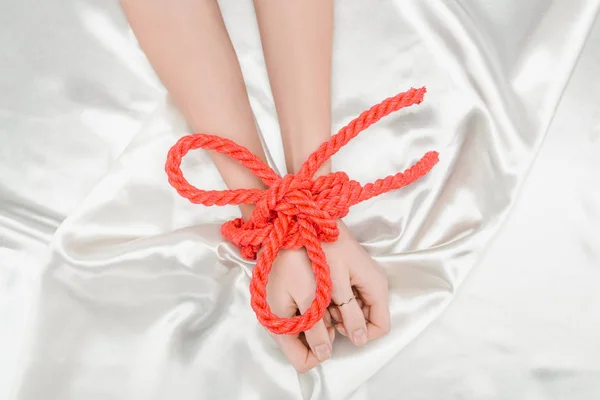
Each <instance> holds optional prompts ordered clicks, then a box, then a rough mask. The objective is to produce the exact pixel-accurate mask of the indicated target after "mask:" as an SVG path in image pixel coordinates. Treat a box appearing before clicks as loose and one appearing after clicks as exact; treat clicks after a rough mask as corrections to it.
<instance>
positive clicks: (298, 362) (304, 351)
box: [273, 335, 320, 374]
mask: <svg viewBox="0 0 600 400" xmlns="http://www.w3.org/2000/svg"><path fill="white" fill-rule="evenodd" d="M273 338H274V339H275V342H276V343H277V345H278V346H279V349H280V350H281V352H282V353H283V355H284V356H285V358H287V359H288V361H289V362H290V364H292V366H293V367H294V369H295V370H296V371H298V373H300V374H304V373H306V372H308V371H309V370H311V369H312V368H314V367H316V366H317V365H319V364H320V361H319V360H318V359H317V357H316V356H315V355H314V354H313V352H312V351H310V349H308V348H307V347H306V346H305V345H304V343H302V341H301V340H300V338H299V337H298V336H297V335H296V336H291V335H273Z"/></svg>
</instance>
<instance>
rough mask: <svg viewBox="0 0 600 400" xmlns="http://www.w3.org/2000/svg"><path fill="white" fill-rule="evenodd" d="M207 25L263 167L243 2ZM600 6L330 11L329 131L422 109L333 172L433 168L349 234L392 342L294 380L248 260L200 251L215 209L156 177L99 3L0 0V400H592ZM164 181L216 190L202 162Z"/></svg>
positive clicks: (125, 41)
mask: <svg viewBox="0 0 600 400" xmlns="http://www.w3.org/2000/svg"><path fill="white" fill-rule="evenodd" d="M221 5H222V9H223V13H224V16H225V19H226V23H227V26H228V28H229V31H230V34H231V37H232V40H233V42H234V45H235V47H236V50H237V51H238V54H239V58H240V62H241V64H242V68H243V72H244V76H245V79H246V81H247V84H248V89H249V95H250V101H251V103H252V106H253V109H254V111H255V115H256V119H257V123H258V125H259V126H260V129H261V131H262V132H263V136H264V140H265V143H266V144H267V146H268V150H269V152H270V154H271V156H272V159H273V160H274V165H275V166H276V167H277V168H278V170H279V171H283V170H284V162H283V153H282V150H281V142H280V139H279V137H278V127H277V120H276V115H275V109H274V105H273V101H272V97H271V95H270V91H269V86H268V81H267V76H266V72H265V66H264V62H263V59H262V55H261V50H260V42H259V39H258V32H257V26H256V22H255V20H254V14H253V9H252V5H251V2H249V1H242V2H238V1H236V2H234V1H222V2H221ZM599 7H600V1H599V0H554V1H550V0H529V1H520V0H505V1H496V2H492V1H486V0H453V1H441V0H437V1H434V0H409V1H401V0H396V1H379V2H365V1H360V0H347V1H343V2H342V1H338V2H337V3H336V24H335V25H336V26H335V45H334V47H335V50H334V73H333V81H334V91H333V92H334V93H333V99H332V100H333V102H332V105H333V121H334V126H333V130H336V129H338V128H339V127H341V126H342V125H344V124H345V123H347V122H348V121H349V120H350V119H352V118H353V117H354V116H356V115H358V114H359V113H360V112H361V111H362V110H364V109H366V108H367V107H369V106H370V105H372V104H374V103H376V102H378V101H380V100H382V99H383V98H385V97H388V96H391V95H394V94H396V93H397V92H399V91H403V90H406V89H408V88H409V87H411V86H415V87H416V86H421V85H426V86H427V87H428V94H427V96H426V99H425V102H424V103H422V104H421V105H419V106H414V107H411V108H410V109H406V110H402V111H400V112H399V113H396V114H394V115H393V116H390V117H388V118H386V119H384V120H382V121H381V122H380V123H378V124H377V125H375V126H373V127H372V128H370V129H369V130H368V131H367V132H365V133H363V134H362V135H361V136H360V137H359V138H357V139H355V140H354V141H352V142H351V143H350V144H349V145H348V146H346V147H345V148H344V149H343V150H342V151H341V152H340V154H338V155H336V156H335V159H334V167H335V168H336V169H339V170H345V171H347V172H348V174H349V175H350V176H351V177H353V178H355V179H358V180H359V181H361V182H367V181H371V180H373V179H375V178H377V177H381V176H384V175H387V174H390V173H393V172H395V171H398V170H400V169H404V168H406V167H407V166H408V165H409V164H411V163H412V162H414V161H415V160H416V159H418V158H419V157H420V156H421V155H422V154H423V153H424V152H425V151H427V150H438V151H439V152H440V157H441V160H440V163H439V164H438V165H437V166H436V167H435V168H434V170H433V171H432V172H431V173H430V175H428V176H427V177H426V178H424V179H423V180H421V181H419V182H418V183H416V184H414V185H412V186H410V187H408V188H405V189H402V190H399V191H396V192H393V193H389V194H386V195H383V196H381V197H378V198H376V199H374V200H370V201H368V202H366V203H363V204H360V205H358V206H356V207H354V208H353V209H352V211H351V213H350V215H349V216H348V217H347V218H346V222H347V224H348V225H349V226H350V228H351V229H352V231H353V233H354V234H355V236H356V237H357V238H358V239H359V241H360V242H361V243H362V244H363V245H364V247H365V248H366V249H367V250H368V252H369V253H370V254H371V255H372V256H373V257H374V258H375V259H376V260H377V261H378V262H379V263H381V265H382V266H383V267H384V268H385V270H386V271H387V273H388V275H389V280H390V301H391V304H390V307H391V312H392V325H393V326H392V331H391V333H390V334H389V335H388V336H387V337H385V338H383V339H380V340H378V341H375V342H372V343H369V344H368V345H367V346H365V347H363V348H356V347H354V346H352V345H351V344H349V343H348V342H347V341H346V340H344V339H343V338H339V337H338V338H337V339H336V342H335V343H334V354H333V358H332V359H331V360H330V361H328V362H326V363H325V364H323V365H322V366H321V367H318V368H317V369H315V370H313V371H311V372H310V373H308V374H305V375H301V376H299V375H297V374H296V373H295V372H294V370H293V368H292V367H291V366H289V365H288V363H287V362H286V361H285V359H284V358H283V356H282V355H281V354H280V353H279V351H278V350H277V348H276V347H275V345H274V343H273V342H272V340H271V339H270V338H269V336H268V335H267V334H266V332H265V331H264V330H263V329H262V328H261V327H260V326H259V325H258V323H257V321H256V319H255V317H254V315H253V313H252V311H251V309H250V307H249V294H248V288H247V286H248V281H249V276H250V274H251V271H252V264H251V263H248V262H247V261H245V260H243V259H242V258H240V256H239V253H238V251H237V249H235V248H233V247H232V246H231V245H229V244H228V243H225V242H224V241H223V240H222V238H221V237H220V235H219V225H220V223H221V222H222V221H224V220H225V219H226V218H230V217H232V216H235V215H236V212H237V211H236V209H235V208H233V207H225V208H206V207H203V206H199V205H193V204H191V203H189V202H188V201H186V200H184V199H182V198H180V197H179V196H178V195H177V194H176V193H175V191H174V190H173V189H172V188H171V187H170V186H169V185H168V183H167V181H166V177H165V174H164V171H163V165H164V161H165V156H166V152H167V150H168V148H169V147H170V146H171V145H172V144H173V143H174V142H175V141H176V139H177V138H178V137H180V136H182V135H184V134H186V133H188V132H189V131H188V130H187V127H186V125H185V123H184V121H183V120H182V118H181V116H180V115H179V114H178V113H177V111H176V110H175V109H174V107H173V106H172V105H171V104H170V103H169V101H168V98H167V95H166V93H165V90H164V88H163V87H162V86H161V85H160V83H159V82H158V80H157V79H156V77H155V76H154V74H153V72H152V69H151V68H150V66H149V65H148V63H147V61H146V59H145V57H144V55H143V54H142V52H141V51H140V49H139V48H138V47H137V44H136V42H135V39H134V37H133V35H132V33H131V31H130V29H129V27H128V26H127V23H126V21H125V19H124V17H123V15H122V13H121V10H120V8H119V5H118V3H117V2H116V1H113V0H111V1H102V2H100V1H92V0H77V1H73V0H72V1H48V2H35V1H33V0H21V1H19V2H17V1H10V0H9V1H5V2H3V3H2V4H1V5H0V9H1V10H2V12H1V13H0V21H1V22H2V23H1V24H0V32H1V34H0V49H2V55H3V57H2V58H1V59H0V60H1V61H0V89H1V90H0V135H1V136H0V138H1V146H0V196H1V197H0V201H1V203H0V320H1V321H2V322H1V324H0V399H3V400H4V399H6V400H16V399H19V400H39V399H44V400H55V399H56V400H70V399H85V400H93V399H101V400H117V399H123V400H125V399H126V400H132V399H143V400H150V399H178V400H187V399H190V400H191V399H194V400H197V399H315V400H316V399H352V400H361V399H399V398H401V399H404V400H418V399H490V400H496V399H527V400H536V399H576V400H580V399H590V400H591V399H598V398H600V361H599V360H600V339H599V338H600V296H599V295H598V287H599V286H598V285H599V284H598V282H599V281H600V238H599V235H598V233H599V229H598V227H599V226H600V190H599V189H598V178H597V172H598V171H600V161H598V157H597V156H596V155H597V154H598V151H600V142H599V140H598V136H599V135H600V116H599V115H600V113H598V109H599V106H598V98H600V83H599V82H598V79H597V77H598V76H599V74H600V52H599V51H598V49H599V48H600V47H599V46H600V25H599V24H598V23H596V25H595V28H594V23H595V21H596V18H597V15H598V11H599V9H600V8H599ZM572 75H573V78H572V79H571V76H572ZM565 89H566V90H565ZM559 103H560V105H559ZM557 107H558V108H557ZM232 118H235V116H232ZM185 171H186V174H187V176H188V177H189V179H190V180H191V181H192V182H194V183H195V184H197V185H198V186H201V187H206V188H223V187H224V186H223V183H222V182H221V180H220V178H219V175H218V174H217V172H216V170H215V168H214V167H213V166H212V165H211V163H210V161H209V159H208V158H207V156H206V155H205V154H203V153H202V152H200V151H198V152H194V153H193V154H191V155H190V156H188V158H187V159H186V160H185ZM500 228H502V229H500ZM498 232H500V233H499V234H498V235H496V233H498ZM474 267H475V268H474ZM470 273H471V274H470ZM467 275H469V278H468V279H466V280H465V278H466V277H467ZM451 301H452V304H451V305H450V307H447V306H448V305H449V304H450V303H451Z"/></svg>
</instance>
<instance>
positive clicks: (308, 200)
mask: <svg viewBox="0 0 600 400" xmlns="http://www.w3.org/2000/svg"><path fill="white" fill-rule="evenodd" d="M424 95H425V88H420V89H410V90H408V91H406V92H404V93H400V94H398V95H396V96H394V97H390V98H388V99H386V100H384V101H382V102H381V103H379V104H377V105H375V106H373V107H371V108H370V109H369V110H367V111H364V112H363V113H362V114H360V116H358V117H357V118H356V119H354V120H352V121H351V122H350V123H349V124H348V125H347V126H345V127H344V128H342V129H340V131H339V132H338V133H337V134H335V135H333V136H332V137H331V138H330V139H329V140H328V141H326V142H325V143H323V144H322V145H321V146H320V147H319V148H318V149H317V150H316V151H315V152H314V153H312V154H311V155H310V156H309V157H308V159H307V160H306V161H305V163H304V164H303V165H302V167H301V168H300V170H299V171H298V173H296V174H288V175H285V176H283V177H281V176H279V175H277V173H275V171H273V169H272V168H271V167H269V166H268V165H266V164H265V163H264V162H263V161H262V160H261V159H259V158H258V157H257V156H256V155H254V154H252V153H251V152H250V151H249V150H248V149H246V148H245V147H243V146H240V145H238V144H236V143H235V142H233V141H231V140H229V139H226V138H222V137H218V136H214V135H209V134H201V133H196V134H192V135H188V136H184V137H182V138H181V139H179V140H178V141H177V143H176V144H175V145H174V146H173V147H171V149H170V150H169V153H168V156H167V162H166V165H165V171H166V172H167V175H168V180H169V183H170V184H171V185H172V186H173V187H174V188H175V189H176V190H177V192H178V193H179V194H180V195H181V196H183V197H185V198H187V199H189V200H190V201H191V202H192V203H197V204H203V205H205V206H212V205H218V206H223V205H228V204H229V205H239V204H255V205H256V207H255V209H254V211H253V213H252V215H251V217H250V219H249V220H248V221H244V220H243V219H242V218H236V219H234V220H231V221H227V222H225V223H224V224H223V226H222V227H221V233H222V234H223V236H224V237H225V238H226V239H228V240H229V241H230V242H232V243H233V244H235V245H236V246H238V247H239V248H240V250H241V254H242V255H243V256H244V257H245V258H247V259H252V260H254V259H257V254H258V259H257V263H256V266H255V268H254V271H253V273H252V279H251V280H250V294H251V306H252V309H253V310H254V312H255V313H256V316H257V318H258V320H259V322H260V323H261V324H262V325H263V326H264V327H266V328H267V329H269V330H270V331H271V332H273V333H275V334H292V335H295V334H298V333H300V332H303V331H307V330H309V329H310V328H311V327H312V326H314V324H315V323H317V322H318V321H319V320H321V319H322V318H323V315H324V314H325V310H326V309H327V307H328V306H329V304H330V302H331V277H330V272H329V265H328V264H327V259H326V256H325V253H324V251H323V248H322V247H321V242H334V241H336V240H337V238H338V236H339V230H338V227H337V222H336V220H338V219H339V218H342V217H344V216H345V215H346V214H348V211H349V209H350V207H352V206H353V205H355V204H357V203H360V202H362V201H365V200H367V199H370V198H372V197H375V196H378V195H380V194H382V193H385V192H388V191H391V190H394V189H399V188H401V187H403V186H406V185H409V184H410V183H412V182H414V181H416V180H418V179H419V178H421V177H422V176H424V175H425V174H427V173H428V172H429V171H430V170H431V168H433V166H434V165H435V164H436V163H437V161H438V153H437V152H434V151H431V152H428V153H426V154H425V155H424V156H423V157H422V158H421V159H420V160H419V161H418V162H417V163H415V164H414V165H413V166H411V167H410V168H408V169H407V170H406V171H404V172H399V173H397V174H395V175H390V176H387V177H385V178H383V179H377V180H376V181H375V182H372V183H367V184H366V185H364V186H363V185H361V184H360V183H359V182H357V181H354V180H351V179H350V178H349V177H348V175H346V174H345V173H344V172H332V173H330V174H327V175H324V176H320V177H318V178H316V179H315V178H313V176H314V174H315V173H316V172H317V170H318V169H319V168H320V167H321V166H322V165H323V163H325V162H326V161H327V160H328V159H329V158H330V157H331V156H333V155H334V154H335V153H337V152H338V151H339V150H340V149H341V148H342V147H343V146H344V145H346V144H347V143H348V142H349V141H350V140H352V139H353V138H354V137H356V136H357V135H358V134H359V133H360V132H361V131H363V130H365V129H367V128H368V127H369V126H370V125H372V124H374V123H375V122H377V121H378V120H380V119H381V118H383V117H385V116H386V115H388V114H390V113H392V112H394V111H397V110H399V109H401V108H404V107H407V106H410V105H413V104H418V103H420V102H421V101H422V100H423V96H424ZM198 148H202V149H205V150H213V151H216V152H218V153H221V154H226V155H228V156H229V157H231V158H233V159H235V160H237V161H238V162H239V163H240V164H242V165H243V166H245V167H246V168H248V169H249V170H250V171H252V173H253V174H254V175H255V176H257V177H258V178H260V179H261V180H262V181H263V182H264V183H265V185H266V186H267V189H266V190H261V189H236V190H201V189H198V188H196V187H194V186H192V185H191V184H190V183H189V182H188V181H187V180H186V179H185V178H184V176H183V172H182V171H181V161H182V159H183V157H184V156H185V155H186V154H187V153H188V152H189V151H190V150H193V149H198ZM302 247H304V248H305V249H306V252H307V254H308V257H309V259H310V261H311V264H312V269H313V273H314V275H315V281H316V287H317V288H316V292H315V299H314V300H313V302H312V304H311V306H310V308H309V309H308V310H307V311H306V312H305V313H304V314H302V315H299V316H295V317H292V318H280V317H278V316H277V315H275V314H274V313H273V312H272V311H271V308H270V307H269V304H268V303H267V300H266V298H267V293H266V287H267V282H268V277H269V273H270V271H271V267H272V264H273V261H274V260H275V259H276V258H277V255H278V254H279V251H280V250H281V249H299V248H302Z"/></svg>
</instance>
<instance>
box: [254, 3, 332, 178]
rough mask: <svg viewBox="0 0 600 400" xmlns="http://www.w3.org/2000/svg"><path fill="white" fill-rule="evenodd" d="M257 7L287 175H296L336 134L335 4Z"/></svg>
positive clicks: (326, 168) (328, 166) (268, 5)
mask: <svg viewBox="0 0 600 400" xmlns="http://www.w3.org/2000/svg"><path fill="white" fill-rule="evenodd" d="M254 5H255V8H256V14H257V17H258V22H259V28H260V34H261V40H262V43H263V51H264V54H265V60H266V63H267V71H268V74H269V80H270V82H271V90H272V92H273V97H274V99H275V106H276V108H277V115H278V118H279V125H280V129H281V135H282V140H283V146H284V150H285V157H286V164H287V168H288V172H296V171H297V170H298V169H299V168H300V166H301V165H302V163H303V162H304V161H305V160H306V158H307V157H308V156H309V155H310V153H312V152H313V151H314V150H316V149H317V148H318V147H319V145H320V144H321V143H323V142H324V141H326V140H327V139H329V137H330V135H331V48H332V37H333V0H303V1H274V0H254ZM329 169H330V165H329V163H327V164H326V165H324V166H323V167H322V168H321V170H320V173H323V172H327V171H328V170H329Z"/></svg>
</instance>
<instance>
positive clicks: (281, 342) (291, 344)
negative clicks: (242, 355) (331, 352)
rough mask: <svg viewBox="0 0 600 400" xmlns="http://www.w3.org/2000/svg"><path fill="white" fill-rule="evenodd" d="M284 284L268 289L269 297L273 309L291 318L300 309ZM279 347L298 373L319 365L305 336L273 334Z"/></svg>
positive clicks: (276, 313)
mask: <svg viewBox="0 0 600 400" xmlns="http://www.w3.org/2000/svg"><path fill="white" fill-rule="evenodd" d="M281 289H282V285H274V287H273V290H271V291H268V290H267V295H268V297H267V299H268V302H269V305H270V306H271V310H272V311H273V312H274V313H275V315H278V316H280V317H282V318H289V317H293V316H294V315H296V312H297V310H298V308H297V305H296V304H295V302H294V299H293V298H292V297H291V296H290V295H289V293H288V292H287V291H286V290H281ZM271 336H272V337H273V339H274V340H275V343H277V345H278V347H279V349H280V350H281V352H282V353H283V355H284V356H285V358H287V360H288V361H289V362H290V364H292V366H293V367H294V369H296V371H298V373H301V374H302V373H305V372H308V371H309V370H310V369H312V368H314V367H316V366H317V365H319V360H318V359H317V358H316V357H315V355H314V354H313V353H312V352H311V351H310V349H309V348H308V347H307V346H306V345H305V344H304V343H303V341H302V340H303V337H302V336H300V335H274V334H271Z"/></svg>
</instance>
